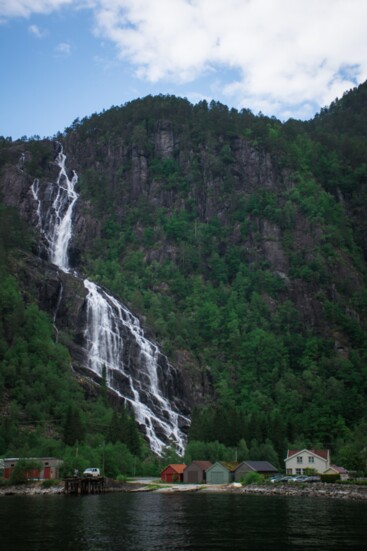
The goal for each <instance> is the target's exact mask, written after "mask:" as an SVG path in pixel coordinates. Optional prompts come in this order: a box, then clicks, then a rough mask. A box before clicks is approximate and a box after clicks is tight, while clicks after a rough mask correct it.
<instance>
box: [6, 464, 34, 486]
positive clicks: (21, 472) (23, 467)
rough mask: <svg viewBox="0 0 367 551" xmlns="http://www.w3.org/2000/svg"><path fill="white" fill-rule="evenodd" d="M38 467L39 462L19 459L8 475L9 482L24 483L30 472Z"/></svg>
mask: <svg viewBox="0 0 367 551" xmlns="http://www.w3.org/2000/svg"><path fill="white" fill-rule="evenodd" d="M39 468H40V464H39V463H38V462H37V461H33V460H27V459H20V460H19V461H18V462H17V464H16V465H15V467H14V469H13V471H12V473H11V475H10V483H11V484H26V483H27V482H28V480H29V478H30V476H29V474H30V472H31V471H32V470H34V469H39Z"/></svg>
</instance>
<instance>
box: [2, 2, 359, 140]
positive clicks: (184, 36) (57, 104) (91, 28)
mask: <svg viewBox="0 0 367 551" xmlns="http://www.w3.org/2000/svg"><path fill="white" fill-rule="evenodd" d="M366 23H367V0H0V78H1V84H0V136H5V137H11V138H12V139H17V138H20V137H22V136H28V137H31V136H35V135H38V136H40V137H51V136H53V135H55V134H56V133H58V132H63V131H64V130H65V128H66V127H68V126H70V125H71V124H72V123H73V121H74V120H75V119H77V118H80V119H82V118H83V117H85V116H90V115H91V114H93V113H99V112H101V111H103V110H104V109H106V110H107V109H109V108H110V107H111V106H112V105H114V106H118V105H123V104H124V103H126V102H128V101H130V100H133V99H136V98H138V97H144V96H146V95H148V94H152V95H155V94H174V95H177V96H181V97H186V98H187V99H188V100H189V101H191V102H192V103H196V102H197V101H200V100H203V99H206V100H207V101H209V102H210V101H211V100H212V99H214V100H215V101H220V102H221V103H224V104H225V105H228V106H229V107H235V108H236V109H242V108H246V109H251V111H252V112H253V113H255V114H257V113H259V112H262V113H263V114H265V115H269V116H275V117H277V118H279V119H280V120H287V119H288V118H291V117H292V118H299V119H309V118H312V117H313V116H314V115H315V113H317V112H318V111H319V110H320V109H321V108H322V107H326V106H328V105H330V103H331V102H332V101H333V100H334V99H336V98H340V97H341V96H342V95H343V93H344V92H346V91H348V90H350V89H352V88H354V87H355V86H357V85H358V84H361V83H362V82H364V81H365V80H366V79H367V31H366Z"/></svg>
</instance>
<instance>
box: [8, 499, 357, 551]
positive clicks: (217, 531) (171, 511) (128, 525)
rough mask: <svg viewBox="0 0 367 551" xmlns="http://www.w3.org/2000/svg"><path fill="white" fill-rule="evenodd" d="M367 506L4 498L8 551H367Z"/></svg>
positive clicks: (314, 502) (285, 501)
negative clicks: (314, 550)
mask: <svg viewBox="0 0 367 551" xmlns="http://www.w3.org/2000/svg"><path fill="white" fill-rule="evenodd" d="M366 521H367V504H366V503H363V502H348V501H339V500H326V499H325V500H324V499H310V498H295V497H292V498H284V497H265V496H244V495H228V494H225V495H223V494H153V493H134V494H107V495H97V496H88V497H83V498H74V497H60V496H53V497H52V496H47V497H28V498H24V497H4V498H1V499H0V526H1V530H0V548H1V549H4V550H5V549H6V550H7V551H15V550H16V551H24V550H27V551H33V550H34V551H46V550H47V551H50V550H52V551H59V550H60V551H61V550H62V551H64V550H67V549H73V550H78V551H104V550H106V551H160V550H163V549H164V550H165V551H166V550H168V551H184V550H210V551H212V550H228V549H231V550H232V551H236V550H238V549H239V550H245V551H246V550H251V551H253V550H255V551H256V550H266V549H272V550H274V549H282V550H284V549H285V550H287V549H289V550H290V549H292V550H293V549H302V551H303V550H312V549H317V550H326V549H333V550H345V549H352V548H353V549H365V548H366V544H365V542H366V537H367V522H366Z"/></svg>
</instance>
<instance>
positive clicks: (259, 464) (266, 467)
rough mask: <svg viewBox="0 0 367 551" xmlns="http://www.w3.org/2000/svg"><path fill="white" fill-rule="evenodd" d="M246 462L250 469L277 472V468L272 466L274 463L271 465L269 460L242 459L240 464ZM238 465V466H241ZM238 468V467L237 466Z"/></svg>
mask: <svg viewBox="0 0 367 551" xmlns="http://www.w3.org/2000/svg"><path fill="white" fill-rule="evenodd" d="M244 463H245V464H246V465H248V467H250V469H253V470H254V471H261V472H269V473H271V472H273V473H275V472H278V469H277V468H276V467H274V465H272V464H271V463H269V461H250V460H248V461H242V463H241V465H243V464H244ZM241 465H239V466H241ZM237 468H238V467H237Z"/></svg>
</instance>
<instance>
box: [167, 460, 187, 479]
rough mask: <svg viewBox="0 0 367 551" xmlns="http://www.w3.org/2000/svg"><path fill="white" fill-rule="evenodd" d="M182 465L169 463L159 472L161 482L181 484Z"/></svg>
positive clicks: (183, 468) (183, 465) (183, 467)
mask: <svg viewBox="0 0 367 551" xmlns="http://www.w3.org/2000/svg"><path fill="white" fill-rule="evenodd" d="M185 469H186V465H185V464H184V463H171V464H170V465H168V467H166V468H165V469H163V471H162V472H161V479H162V480H163V482H183V473H184V470H185Z"/></svg>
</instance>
